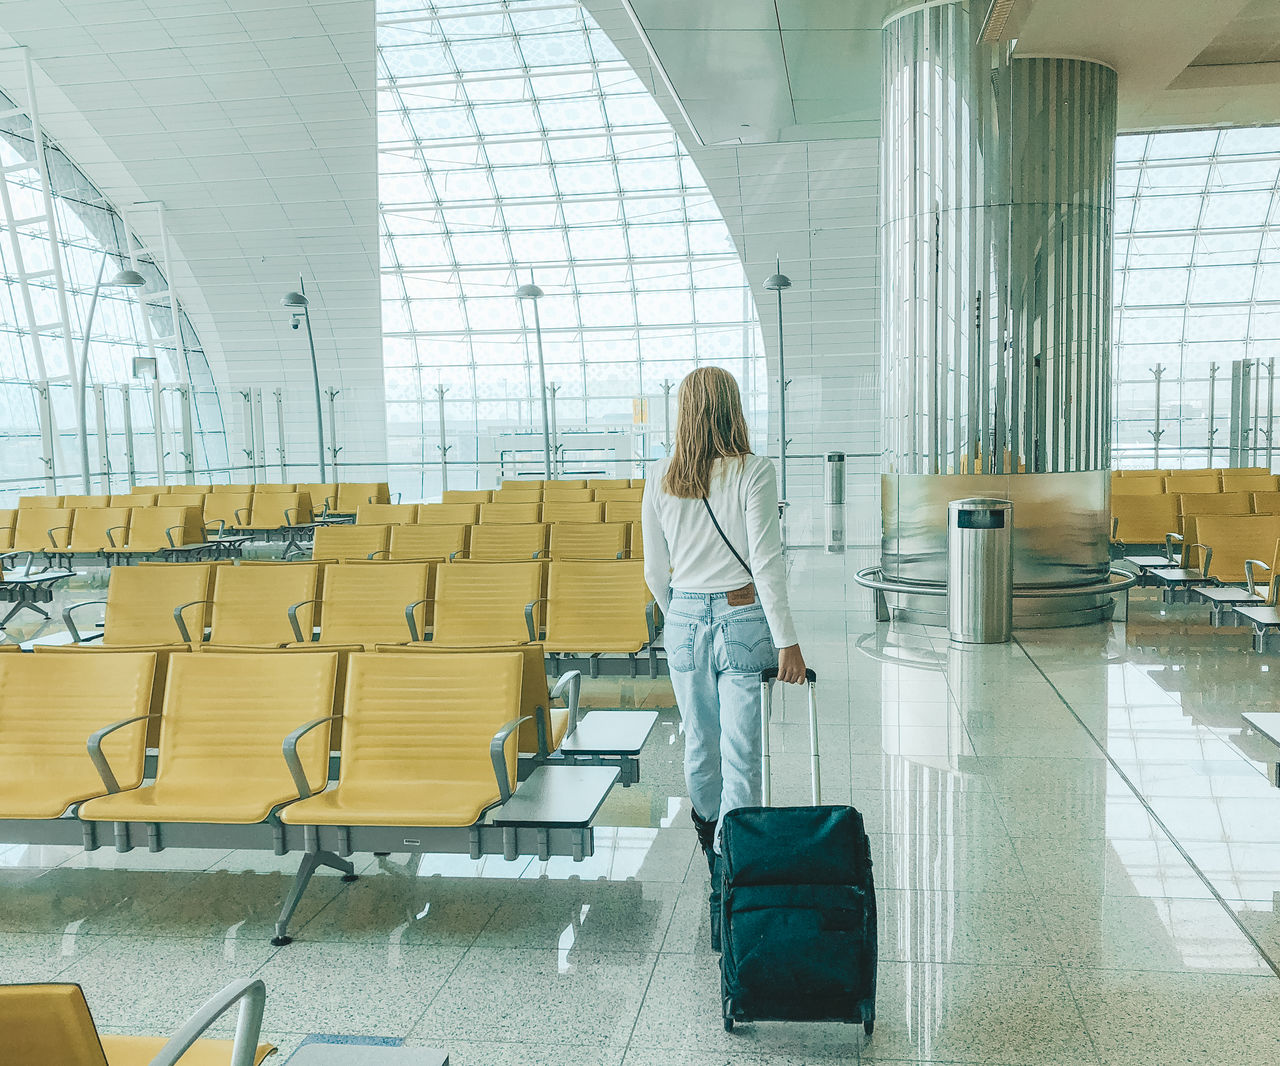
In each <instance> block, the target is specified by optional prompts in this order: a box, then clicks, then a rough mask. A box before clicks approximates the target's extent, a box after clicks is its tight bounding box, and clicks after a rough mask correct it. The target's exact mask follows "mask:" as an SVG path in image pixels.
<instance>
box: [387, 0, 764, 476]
mask: <svg viewBox="0 0 1280 1066" xmlns="http://www.w3.org/2000/svg"><path fill="white" fill-rule="evenodd" d="M378 11H379V28H378V51H379V72H378V73H379V88H378V122H379V199H380V202H381V217H382V238H383V240H382V273H383V278H382V280H383V285H382V298H383V305H382V307H383V312H382V320H383V333H384V342H383V344H384V361H385V365H386V385H387V404H388V426H389V430H388V431H389V435H390V438H391V439H390V442H389V452H390V456H389V457H390V459H391V460H392V461H393V462H396V461H401V462H415V461H426V462H428V463H429V462H432V461H433V460H434V459H435V458H436V457H437V453H436V451H435V443H436V441H438V439H439V436H438V430H437V429H436V426H437V418H438V410H437V402H438V401H437V391H436V390H437V387H439V386H443V387H444V388H445V389H447V393H446V394H445V403H444V408H445V417H446V419H447V422H448V429H447V432H448V436H449V438H450V444H451V445H453V446H454V448H455V451H454V452H451V454H450V458H451V460H453V459H458V460H461V461H475V460H480V461H486V460H488V461H493V460H494V459H496V458H497V455H496V454H491V451H492V450H493V449H497V450H498V451H500V450H501V447H500V445H499V443H494V442H498V441H499V438H502V437H503V436H504V435H507V434H512V435H518V434H520V433H521V432H526V433H527V432H528V431H529V430H532V429H533V428H534V427H535V426H537V427H539V432H540V425H541V423H540V420H539V419H540V416H539V415H537V410H538V408H537V403H536V401H537V395H538V392H537V389H538V378H537V364H536V352H531V350H530V345H529V342H528V338H527V336H526V333H525V325H526V323H525V319H524V318H523V315H524V314H525V313H526V312H527V311H528V308H527V307H526V306H523V305H522V304H521V303H520V302H518V301H517V300H516V299H515V298H514V290H515V288H516V287H517V285H518V284H522V283H524V282H527V281H529V280H530V278H531V277H532V278H533V280H535V281H536V282H537V284H538V285H539V286H540V287H541V288H542V289H543V290H544V291H545V292H546V296H545V297H544V298H543V299H542V300H541V301H540V302H539V311H540V314H541V319H542V327H543V338H544V349H545V354H546V362H547V376H548V380H549V381H550V382H553V383H554V384H556V385H557V386H558V387H559V390H558V394H557V401H556V403H557V422H558V425H559V429H560V432H561V434H562V435H571V434H573V433H575V432H582V433H585V432H587V431H590V432H592V433H594V432H596V431H599V430H605V429H613V430H620V429H623V428H625V431H626V433H627V434H631V432H632V430H633V428H639V427H636V426H635V423H637V422H643V421H644V417H645V415H644V408H643V406H642V405H638V404H635V403H634V401H637V400H641V399H644V398H647V399H648V400H649V401H650V403H651V405H652V406H651V408H650V411H649V415H648V417H649V419H650V420H651V421H652V423H653V426H654V429H655V431H656V432H654V433H653V434H651V435H650V437H649V438H648V441H647V442H646V443H645V444H644V446H643V447H644V450H645V451H646V452H647V453H648V454H650V455H652V454H655V448H657V449H658V450H657V452H656V454H661V450H660V447H659V445H658V440H657V438H658V437H659V436H660V435H661V431H662V413H661V411H662V383H663V381H664V379H665V380H670V381H678V380H679V379H680V377H681V376H682V375H684V374H685V373H686V372H687V371H689V370H690V369H692V368H693V367H694V366H696V365H698V364H704V363H716V364H720V365H723V366H725V367H727V368H729V369H730V370H732V371H733V372H734V373H735V374H736V375H737V376H738V379H739V381H740V383H741V384H742V386H743V391H744V400H745V401H746V404H747V407H748V415H749V417H751V418H752V419H753V421H754V423H755V426H754V427H753V428H756V429H757V438H758V439H761V440H762V439H763V438H762V431H763V428H764V425H763V423H764V412H765V404H766V397H765V373H764V365H763V363H764V358H763V345H762V343H761V339H760V331H759V324H758V321H757V318H756V312H755V305H754V302H753V300H752V296H751V291H750V287H749V286H748V284H747V280H746V278H745V276H744V274H743V270H742V265H741V262H740V260H739V258H738V255H737V252H736V250H735V248H734V245H733V242H732V240H731V238H730V236H729V232H728V229H727V227H726V226H725V223H724V220H723V218H722V217H721V215H720V212H719V210H718V209H717V207H716V205H715V203H714V201H713V200H712V197H711V194H710V193H709V192H708V191H707V187H706V184H705V183H704V182H703V180H702V178H701V177H700V175H699V174H698V171H697V169H696V167H695V166H694V165H693V162H692V160H691V159H690V158H689V156H688V154H687V153H686V152H685V150H684V148H683V146H682V145H681V143H680V140H679V138H678V137H677V136H676V134H675V132H674V131H673V129H672V128H671V126H670V124H669V123H668V122H667V120H666V119H665V117H664V116H663V114H662V112H661V110H660V109H659V108H658V106H657V105H656V104H655V103H654V101H653V98H652V97H651V96H650V95H649V93H648V91H647V90H646V89H645V87H644V85H643V84H642V83H641V81H640V79H639V78H638V77H637V76H636V74H635V72H634V71H633V70H632V69H631V68H630V66H628V64H627V63H626V61H625V60H624V59H623V58H622V56H621V55H620V54H619V53H618V51H617V50H616V49H615V48H614V47H613V45H612V44H611V43H610V41H609V39H608V37H607V36H606V35H605V34H604V33H603V32H602V31H601V30H600V28H599V27H598V26H597V25H596V24H595V22H594V20H593V19H592V18H591V16H590V14H589V13H587V12H586V11H584V10H583V9H582V8H581V7H580V6H579V5H578V4H576V3H572V2H568V3H566V2H563V0H560V2H555V0H525V2H520V3H511V4H503V3H494V2H493V0H488V2H483V3H480V2H475V0H435V2H431V0H379V4H378ZM529 324H530V325H531V324H532V323H531V321H530V323H529ZM531 355H532V356H533V360H534V361H532V362H531ZM424 425H425V426H426V427H429V428H428V429H427V430H426V431H425V436H424V429H423V427H424ZM425 437H430V439H431V443H430V444H429V445H428V444H426V443H424V440H425ZM455 437H456V438H457V439H454V438H455ZM565 439H566V441H569V440H570V436H566V437H565ZM567 446H569V445H568V444H567ZM583 447H584V448H585V447H586V443H585V439H584V443H583ZM537 450H538V453H539V454H540V450H541V445H540V442H539V443H538V445H537ZM581 458H585V454H584V455H583V456H581ZM490 473H492V472H490ZM484 478H485V479H486V480H484V482H483V483H484V484H486V485H487V484H491V483H492V482H491V477H490V475H489V474H486V475H484Z"/></svg>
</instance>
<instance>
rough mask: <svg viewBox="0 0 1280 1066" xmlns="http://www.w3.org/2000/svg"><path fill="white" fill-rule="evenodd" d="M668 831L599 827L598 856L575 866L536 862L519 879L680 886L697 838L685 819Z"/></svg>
mask: <svg viewBox="0 0 1280 1066" xmlns="http://www.w3.org/2000/svg"><path fill="white" fill-rule="evenodd" d="M678 822H679V824H678V825H675V826H672V827H671V828H669V829H653V828H648V829H645V828H638V827H634V826H626V827H622V828H612V827H610V826H609V825H608V824H604V825H599V826H597V827H596V830H595V854H593V855H591V856H590V857H588V858H586V859H584V860H582V861H581V862H575V861H574V860H573V859H572V858H569V857H568V856H563V855H560V856H556V857H554V858H551V859H549V860H547V861H545V862H544V861H541V860H538V859H534V860H533V861H532V862H530V863H529V865H528V866H527V867H526V868H525V870H524V872H523V873H522V874H521V875H520V876H521V877H522V878H526V879H532V878H540V877H545V878H550V879H552V880H556V881H564V880H568V879H575V878H576V879H578V880H582V881H594V880H597V879H600V878H603V879H605V880H608V881H625V880H628V879H631V878H634V879H637V880H645V881H669V882H680V881H683V880H684V876H685V873H686V872H687V871H688V868H689V860H690V858H691V857H692V855H693V849H694V845H695V837H694V834H693V830H692V828H691V827H690V825H689V824H688V823H687V822H685V821H684V819H683V818H680V819H678Z"/></svg>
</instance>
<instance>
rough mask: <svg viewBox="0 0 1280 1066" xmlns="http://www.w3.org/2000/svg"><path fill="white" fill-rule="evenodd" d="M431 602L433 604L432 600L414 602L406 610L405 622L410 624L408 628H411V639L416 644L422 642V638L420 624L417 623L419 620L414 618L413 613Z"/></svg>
mask: <svg viewBox="0 0 1280 1066" xmlns="http://www.w3.org/2000/svg"><path fill="white" fill-rule="evenodd" d="M430 602H431V600H430V598H428V599H425V600H414V601H413V602H412V603H411V604H409V605H408V606H407V607H406V608H405V609H404V620H405V622H407V623H408V626H409V637H410V639H411V640H412V641H413V642H414V643H415V644H417V643H418V642H419V641H420V640H422V637H421V636H419V635H418V623H417V620H416V619H415V618H414V617H413V612H414V611H416V610H417V609H418V608H419V607H424V606H426V605H427V604H428V603H430Z"/></svg>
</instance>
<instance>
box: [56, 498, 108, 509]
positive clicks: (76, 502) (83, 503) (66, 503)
mask: <svg viewBox="0 0 1280 1066" xmlns="http://www.w3.org/2000/svg"><path fill="white" fill-rule="evenodd" d="M110 503H111V497H110V496H63V497H62V506H63V507H71V508H73V509H77V510H78V509H79V508H81V507H108V506H110Z"/></svg>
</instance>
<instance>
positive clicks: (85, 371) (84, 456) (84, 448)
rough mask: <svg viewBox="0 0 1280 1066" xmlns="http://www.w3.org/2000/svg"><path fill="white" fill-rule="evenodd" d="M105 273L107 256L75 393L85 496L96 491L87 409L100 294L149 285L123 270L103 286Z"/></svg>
mask: <svg viewBox="0 0 1280 1066" xmlns="http://www.w3.org/2000/svg"><path fill="white" fill-rule="evenodd" d="M106 269H107V256H105V255H104V256H103V257H102V262H101V263H100V264H99V265H98V280H97V282H95V284H94V286H93V298H92V299H91V300H90V301H89V314H88V315H87V316H86V318H85V322H84V344H83V345H82V346H81V348H80V370H79V375H80V376H79V387H78V388H77V389H76V417H77V419H78V424H77V426H76V433H77V436H78V437H79V441H80V471H81V485H82V487H83V488H84V494H85V495H86V496H88V495H89V494H90V493H91V492H92V491H93V489H91V488H90V487H89V427H88V424H87V423H88V415H87V414H86V411H85V406H86V395H87V393H88V391H89V337H90V334H92V332H93V313H94V311H96V310H97V309H98V293H99V292H100V291H101V289H102V286H103V285H104V284H106V285H110V286H111V287H113V288H124V289H140V288H142V286H144V285H145V284H146V283H147V279H146V278H144V277H143V276H142V275H141V274H139V273H138V272H137V271H136V270H121V271H119V272H117V274H116V275H115V277H113V278H112V279H111V280H110V281H108V282H105V283H104V282H103V280H102V275H103V274H104V273H105V272H106ZM142 313H143V314H144V315H145V314H146V313H147V309H146V307H143V308H142Z"/></svg>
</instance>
